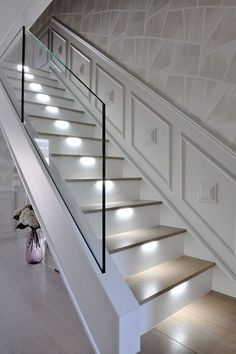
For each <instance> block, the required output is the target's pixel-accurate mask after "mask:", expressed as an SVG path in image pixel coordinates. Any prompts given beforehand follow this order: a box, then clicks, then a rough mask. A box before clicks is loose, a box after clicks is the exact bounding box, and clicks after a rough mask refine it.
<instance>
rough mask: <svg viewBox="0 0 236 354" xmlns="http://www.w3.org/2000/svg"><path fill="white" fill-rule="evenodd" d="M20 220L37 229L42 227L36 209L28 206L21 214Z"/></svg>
mask: <svg viewBox="0 0 236 354" xmlns="http://www.w3.org/2000/svg"><path fill="white" fill-rule="evenodd" d="M19 222H20V223H21V224H23V225H28V226H29V227H32V228H35V229H38V228H39V227H40V225H39V222H38V220H37V218H36V216H35V213H34V211H33V210H32V209H30V208H29V207H28V206H27V207H25V208H24V209H23V210H22V212H21V214H20V218H19Z"/></svg>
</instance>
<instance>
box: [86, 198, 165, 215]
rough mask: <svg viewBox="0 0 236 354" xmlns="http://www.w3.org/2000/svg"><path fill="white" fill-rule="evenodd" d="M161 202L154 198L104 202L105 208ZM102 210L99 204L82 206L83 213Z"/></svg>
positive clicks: (141, 205) (131, 206)
mask: <svg viewBox="0 0 236 354" xmlns="http://www.w3.org/2000/svg"><path fill="white" fill-rule="evenodd" d="M159 204H162V202H161V201H156V200H132V201H122V202H112V203H106V210H107V211H109V210H117V209H121V208H138V207H144V206H152V205H159ZM101 210H102V207H101V203H100V204H91V205H87V206H84V207H83V211H84V213H85V214H89V213H96V212H99V211H101Z"/></svg>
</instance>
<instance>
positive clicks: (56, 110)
mask: <svg viewBox="0 0 236 354" xmlns="http://www.w3.org/2000/svg"><path fill="white" fill-rule="evenodd" d="M46 110H47V111H48V112H50V113H53V114H56V113H58V112H59V108H57V107H54V106H46Z"/></svg>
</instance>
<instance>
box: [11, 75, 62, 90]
mask: <svg viewBox="0 0 236 354" xmlns="http://www.w3.org/2000/svg"><path fill="white" fill-rule="evenodd" d="M7 77H8V79H10V80H16V81H21V78H18V77H14V76H10V75H7ZM41 78H43V77H41ZM45 80H53V81H55V82H58V80H56V79H47V78H45ZM24 82H27V83H29V84H31V83H32V82H34V81H32V80H30V79H26V78H25V79H24ZM36 83H37V84H40V85H42V86H46V87H50V88H52V89H55V90H61V91H66V90H65V89H64V88H63V87H57V86H52V85H49V84H45V83H44V82H36Z"/></svg>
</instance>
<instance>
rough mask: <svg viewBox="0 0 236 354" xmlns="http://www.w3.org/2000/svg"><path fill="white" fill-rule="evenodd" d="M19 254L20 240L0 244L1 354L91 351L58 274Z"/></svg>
mask: <svg viewBox="0 0 236 354" xmlns="http://www.w3.org/2000/svg"><path fill="white" fill-rule="evenodd" d="M24 252H25V240H24V239H11V240H1V241H0V284H1V292H0V353H1V354H92V353H94V352H93V350H92V347H91V345H90V343H89V341H88V339H87V336H86V334H85V331H84V329H83V327H82V324H81V322H80V321H79V319H78V317H77V315H76V313H75V310H74V308H73V306H72V303H71V301H70V299H69V296H68V294H67V291H66V289H65V287H64V285H63V283H62V280H61V277H60V275H59V274H58V273H56V272H55V271H53V270H51V269H48V268H46V267H45V266H44V265H43V264H41V265H28V264H26V262H25V260H24Z"/></svg>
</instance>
